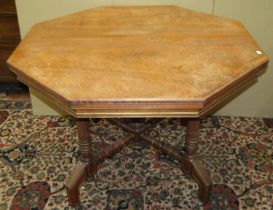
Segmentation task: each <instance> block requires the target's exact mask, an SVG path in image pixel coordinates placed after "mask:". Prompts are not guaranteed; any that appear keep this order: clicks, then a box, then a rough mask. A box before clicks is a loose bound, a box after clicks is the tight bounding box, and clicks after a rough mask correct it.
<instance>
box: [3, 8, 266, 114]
mask: <svg viewBox="0 0 273 210" xmlns="http://www.w3.org/2000/svg"><path fill="white" fill-rule="evenodd" d="M267 62H268V57H267V56H266V54H265V53H264V52H263V51H262V49H260V47H259V46H258V45H257V43H256V42H255V40H254V39H253V38H252V37H251V35H250V34H249V33H248V31H247V30H246V29H245V28H244V26H243V25H242V24H241V23H240V22H238V21H234V20H229V19H226V18H220V17H215V16H211V15H207V14H203V13H198V12H194V11H191V10H187V9H183V8H179V7H174V6H143V7H141V6H140V7H102V8H96V9H91V10H87V11H83V12H79V13H75V14H72V15H68V16H65V17H61V18H57V19H54V20H50V21H47V22H43V23H40V24H37V25H35V26H34V27H32V29H31V30H30V32H29V33H28V34H27V36H26V37H25V38H24V39H23V40H22V42H21V43H20V44H19V46H18V47H17V49H16V50H15V51H14V52H13V54H12V56H11V57H10V58H9V59H8V64H9V65H10V68H11V70H12V71H14V72H15V73H16V74H17V75H18V78H19V79H20V80H21V81H23V82H24V83H26V84H27V85H29V86H31V87H32V88H34V89H37V90H38V91H39V92H41V93H43V94H44V95H45V96H47V97H49V98H50V99H51V100H52V101H54V102H55V103H57V104H59V105H60V106H61V107H63V108H64V109H66V110H67V111H68V112H69V113H70V114H72V115H74V116H77V117H88V116H91V117H113V116H119V117H130V116H134V117H138V116H140V117H141V116H151V117H153V116H159V117H160V116H179V117H181V116H182V117H183V116H191V117H192V116H199V115H202V114H203V113H204V112H206V110H208V109H209V108H210V107H212V106H214V105H215V104H217V103H218V102H220V101H222V100H223V99H225V98H226V97H228V95H229V94H231V93H232V92H234V91H235V90H236V89H238V88H239V87H240V86H241V85H243V84H245V83H246V82H247V81H249V80H251V79H253V78H256V77H257V74H258V73H259V72H260V71H261V70H262V68H263V67H264V66H265V65H266V63H267Z"/></svg>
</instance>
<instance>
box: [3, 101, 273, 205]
mask: <svg viewBox="0 0 273 210" xmlns="http://www.w3.org/2000/svg"><path fill="white" fill-rule="evenodd" d="M90 123H91V128H90V129H91V136H92V139H93V141H94V150H95V152H98V151H100V150H102V149H103V148H105V147H108V146H109V145H111V144H112V143H113V142H116V141H118V140H119V139H121V138H123V137H126V136H127V135H128V133H126V132H125V131H123V130H121V129H120V128H119V127H117V126H116V125H115V124H113V123H112V122H110V121H108V120H105V119H100V120H95V119H92V120H90ZM145 135H147V136H150V137H153V138H157V139H160V140H164V141H167V142H168V143H170V144H171V145H172V146H174V147H176V148H177V149H179V150H181V152H183V151H184V147H183V144H184V137H185V124H184V121H183V120H180V119H162V120H161V121H160V122H157V124H156V126H155V127H154V128H152V129H150V130H148V131H146V132H145ZM200 137H201V144H200V147H199V155H200V156H201V159H202V160H203V161H204V165H205V167H206V168H207V169H208V170H209V174H210V177H211V178H212V181H213V189H212V196H211V200H210V203H209V204H207V205H205V206H202V205H201V204H200V203H199V202H198V198H197V192H198V191H197V190H198V186H197V184H196V182H195V181H194V180H192V179H191V178H190V177H189V176H188V175H187V174H184V173H182V172H181V171H180V169H179V165H178V163H177V162H176V161H174V160H172V159H171V158H169V157H168V156H166V155H164V154H162V153H160V152H158V151H157V150H155V149H152V148H151V147H150V146H148V145H145V144H144V143H142V142H137V141H136V142H134V143H132V144H130V145H129V146H128V147H126V148H125V149H123V150H122V151H121V152H120V153H117V154H115V155H114V156H112V157H110V158H109V159H107V160H106V161H104V162H103V163H101V164H100V166H99V170H98V173H97V174H96V175H95V176H94V177H93V178H92V179H91V180H89V181H88V182H87V181H86V182H84V183H83V185H82V187H81V198H82V206H81V209H97V210H101V209H105V210H122V209H123V210H127V209H128V210H138V209H140V210H144V209H145V210H146V209H149V210H159V209H160V210H167V209H169V210H175V209H183V210H199V209H200V210H201V209H206V210H208V209H210V210H212V209H213V210H216V209H225V210H228V209H229V210H233V209H251V210H252V209H253V210H254V209H257V210H263V209H264V210H273V120H272V119H261V118H249V117H223V116H213V117H210V118H202V120H201V130H200ZM78 156H79V151H78V145H77V133H76V128H75V121H74V119H73V118H71V117H56V116H34V115H33V114H32V111H31V104H30V103H29V102H8V101H1V102H0V210H7V209H10V210H42V209H50V210H63V209H65V210H68V209H71V208H69V207H68V203H67V199H66V192H65V189H64V180H65V178H66V177H67V176H68V174H69V173H70V171H71V170H72V168H73V166H75V165H76V162H77V158H78Z"/></svg>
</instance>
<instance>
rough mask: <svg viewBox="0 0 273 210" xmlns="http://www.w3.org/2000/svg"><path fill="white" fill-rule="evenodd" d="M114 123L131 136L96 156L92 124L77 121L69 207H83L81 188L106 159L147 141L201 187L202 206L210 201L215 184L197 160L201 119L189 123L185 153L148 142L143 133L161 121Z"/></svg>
mask: <svg viewBox="0 0 273 210" xmlns="http://www.w3.org/2000/svg"><path fill="white" fill-rule="evenodd" d="M108 120H109V121H110V122H111V123H113V124H115V125H117V126H118V127H120V128H121V129H123V130H125V131H126V132H128V133H130V135H129V136H127V137H126V138H124V139H121V140H120V141H119V142H117V143H114V144H113V145H111V146H110V147H109V148H106V149H104V151H103V152H101V153H100V154H98V155H96V156H94V155H93V154H94V153H93V151H92V139H91V137H90V129H89V126H90V120H89V118H81V119H77V123H76V124H77V132H78V139H79V141H78V143H79V150H80V158H79V161H78V163H77V165H76V166H75V168H74V169H73V171H72V173H71V175H70V176H69V177H68V178H67V180H66V183H65V186H66V189H67V195H68V201H69V204H70V205H71V206H73V207H77V206H79V205H80V192H79V187H80V185H81V183H82V182H83V181H84V180H85V179H87V180H88V179H89V178H91V177H92V176H93V175H94V174H95V173H96V172H97V169H98V165H99V164H100V163H101V162H102V161H104V160H105V159H106V158H108V157H110V156H112V155H114V154H115V153H117V152H119V151H120V150H121V149H123V148H124V147H125V146H127V145H128V144H129V143H130V142H132V141H144V142H146V143H148V144H150V145H151V146H153V147H155V148H156V149H158V150H160V151H162V152H163V153H165V154H167V155H168V156H170V157H172V158H174V159H176V160H178V162H179V164H180V168H181V170H182V171H183V172H184V173H187V174H189V175H190V176H192V177H193V178H194V179H195V180H196V182H197V183H198V186H199V199H200V201H201V202H202V203H203V204H206V203H207V202H208V201H209V197H210V191H211V187H212V182H211V180H210V177H209V176H208V172H207V171H206V170H205V168H204V167H203V166H202V162H201V160H200V159H198V157H197V155H196V151H197V149H198V142H199V124H200V120H199V118H194V119H186V121H187V130H186V137H185V150H184V152H181V151H178V150H176V149H175V148H173V147H171V146H170V145H168V144H167V143H165V142H163V141H158V140H155V139H152V138H148V137H146V136H144V135H142V133H143V132H144V131H146V130H149V129H151V128H153V127H154V126H155V125H156V124H157V122H159V121H160V120H161V119H160V118H157V119H155V118H153V119H144V118H131V119H108Z"/></svg>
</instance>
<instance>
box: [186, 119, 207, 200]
mask: <svg viewBox="0 0 273 210" xmlns="http://www.w3.org/2000/svg"><path fill="white" fill-rule="evenodd" d="M198 143H199V119H191V120H189V121H188V127H187V131H186V142H185V146H186V155H185V157H186V159H187V160H188V161H184V162H182V163H181V168H182V170H183V171H187V172H190V173H191V175H192V176H193V178H194V179H195V180H196V181H197V183H198V185H199V199H200V200H201V201H202V202H203V203H204V204H206V203H207V202H208V201H209V196H210V191H211V187H212V183H211V180H210V177H209V175H208V172H207V171H206V169H205V168H204V167H203V166H202V162H201V161H200V160H199V159H198V158H197V157H196V151H197V149H198Z"/></svg>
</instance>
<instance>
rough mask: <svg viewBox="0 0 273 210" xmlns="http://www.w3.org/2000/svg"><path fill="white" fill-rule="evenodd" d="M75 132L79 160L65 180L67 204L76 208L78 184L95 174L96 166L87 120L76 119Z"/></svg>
mask: <svg viewBox="0 0 273 210" xmlns="http://www.w3.org/2000/svg"><path fill="white" fill-rule="evenodd" d="M76 125H77V132H78V139H79V147H80V158H79V162H78V163H77V165H76V167H75V168H74V169H73V171H72V173H71V175H70V177H69V178H68V179H67V180H66V183H65V186H66V189H67V195H68V202H69V205H70V206H73V207H76V206H78V205H79V204H80V193H79V187H80V184H81V183H82V182H83V180H84V179H85V178H86V177H89V176H91V175H93V174H94V173H95V172H96V164H95V163H94V162H92V160H93V156H92V142H91V138H90V132H89V119H77V123H76Z"/></svg>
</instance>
